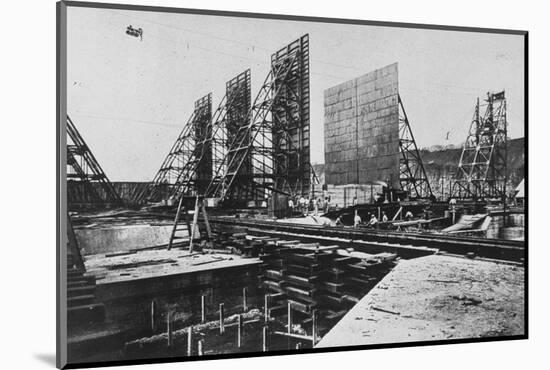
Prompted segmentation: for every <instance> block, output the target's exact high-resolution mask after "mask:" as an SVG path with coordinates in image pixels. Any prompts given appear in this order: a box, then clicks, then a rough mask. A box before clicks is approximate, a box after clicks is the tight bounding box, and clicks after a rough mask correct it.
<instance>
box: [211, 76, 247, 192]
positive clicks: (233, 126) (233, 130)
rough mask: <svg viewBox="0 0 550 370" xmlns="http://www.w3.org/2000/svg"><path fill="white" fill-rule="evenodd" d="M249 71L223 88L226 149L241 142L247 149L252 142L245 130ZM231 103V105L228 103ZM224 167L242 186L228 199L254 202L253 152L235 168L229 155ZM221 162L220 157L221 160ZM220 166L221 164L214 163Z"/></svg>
mask: <svg viewBox="0 0 550 370" xmlns="http://www.w3.org/2000/svg"><path fill="white" fill-rule="evenodd" d="M250 82H251V81H250V69H248V70H246V71H244V72H243V73H241V74H240V75H238V76H236V77H234V78H232V79H231V80H229V81H227V83H226V86H225V94H226V96H227V102H228V104H226V109H227V113H226V122H225V132H226V140H227V141H226V145H225V147H226V150H225V152H226V153H227V146H229V145H230V144H231V143H232V142H242V143H243V144H244V145H246V146H248V145H250V143H251V140H252V137H251V135H250V132H249V131H248V130H246V129H244V128H246V127H247V126H248V124H249V120H250V117H249V115H248V112H249V111H250V107H251V105H252V104H251V100H252V94H251V87H250ZM229 102H231V104H229ZM227 155H228V161H227V165H228V166H229V171H231V172H236V173H237V174H236V176H237V178H238V181H239V183H240V184H241V186H238V187H235V188H233V189H232V190H231V192H230V194H229V195H228V198H231V199H253V198H254V186H253V184H252V179H253V176H252V171H253V170H252V153H248V154H247V155H246V156H245V158H243V161H242V164H241V165H240V167H239V168H238V162H237V161H235V160H234V159H235V155H236V153H235V152H231V153H228V154H227ZM222 159H223V158H222ZM217 165H218V166H219V165H221V163H217Z"/></svg>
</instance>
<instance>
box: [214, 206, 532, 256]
mask: <svg viewBox="0 0 550 370" xmlns="http://www.w3.org/2000/svg"><path fill="white" fill-rule="evenodd" d="M209 220H210V222H211V223H213V224H215V225H225V226H232V227H244V228H247V229H251V230H257V231H259V232H262V233H267V234H268V233H270V232H273V233H277V234H279V235H281V234H289V235H290V236H302V237H307V238H310V239H322V238H338V239H342V240H346V241H347V242H348V243H351V244H353V243H354V242H361V243H360V244H362V245H364V246H365V247H368V246H369V245H370V243H372V246H373V247H378V248H386V249H392V248H393V249H395V250H394V251H396V252H399V251H401V252H402V253H403V252H405V251H409V252H411V250H414V249H419V248H422V247H423V248H431V249H436V250H439V251H442V252H446V253H450V254H458V255H475V256H478V257H483V258H490V259H496V260H503V261H513V262H524V260H525V255H526V253H525V252H526V249H525V243H524V242H523V241H513V240H501V239H483V238H465V237H453V236H447V235H440V234H428V233H404V232H395V231H382V230H373V229H353V228H348V227H330V226H320V225H299V224H293V223H283V222H273V221H266V220H251V219H236V218H229V217H219V216H215V217H209Z"/></svg>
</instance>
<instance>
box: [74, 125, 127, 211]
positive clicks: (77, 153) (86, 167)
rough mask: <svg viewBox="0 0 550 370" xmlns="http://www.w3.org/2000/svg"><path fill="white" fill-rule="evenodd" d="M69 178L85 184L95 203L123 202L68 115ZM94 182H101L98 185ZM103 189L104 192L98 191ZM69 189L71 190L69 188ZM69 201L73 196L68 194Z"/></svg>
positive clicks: (87, 194) (87, 192) (90, 197)
mask: <svg viewBox="0 0 550 370" xmlns="http://www.w3.org/2000/svg"><path fill="white" fill-rule="evenodd" d="M67 180H68V181H75V182H80V183H82V184H83V185H84V188H85V192H86V194H85V195H86V197H87V198H88V199H90V201H91V202H93V203H110V204H122V200H121V199H120V196H119V195H118V193H117V192H116V190H115V188H114V187H113V184H111V182H110V181H109V179H108V178H107V175H106V174H105V172H104V171H103V169H102V168H101V166H100V165H99V163H98V161H97V159H96V158H95V157H94V155H93V154H92V151H91V150H90V148H89V147H88V145H87V144H86V142H85V141H84V139H83V138H82V136H81V135H80V133H79V132H78V130H77V129H76V126H75V125H74V123H73V121H72V120H71V118H70V117H69V116H67ZM94 184H99V187H96V186H95V185H94ZM99 189H102V190H103V194H100V192H98V190H99ZM68 191H71V189H70V188H68ZM68 198H69V202H70V201H71V199H72V197H71V195H70V194H68Z"/></svg>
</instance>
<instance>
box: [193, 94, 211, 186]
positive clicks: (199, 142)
mask: <svg viewBox="0 0 550 370" xmlns="http://www.w3.org/2000/svg"><path fill="white" fill-rule="evenodd" d="M195 111H197V112H200V113H199V115H198V117H197V119H196V120H195V121H194V122H193V123H194V130H193V131H194V133H195V135H194V142H195V149H194V150H195V151H198V152H202V153H203V155H202V157H200V159H199V161H198V163H197V170H196V172H195V176H196V177H195V189H194V190H195V191H196V192H198V193H199V194H202V193H203V192H204V190H205V189H206V186H208V184H209V183H210V181H211V180H212V171H213V164H212V141H211V140H204V139H203V138H210V137H211V136H212V125H211V124H210V121H211V120H212V94H208V95H206V96H204V97H202V98H201V99H199V100H197V101H196V102H195Z"/></svg>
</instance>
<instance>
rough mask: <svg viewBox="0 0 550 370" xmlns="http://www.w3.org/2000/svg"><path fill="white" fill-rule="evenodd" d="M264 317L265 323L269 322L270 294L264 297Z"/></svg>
mask: <svg viewBox="0 0 550 370" xmlns="http://www.w3.org/2000/svg"><path fill="white" fill-rule="evenodd" d="M264 317H265V322H266V323H267V322H269V294H266V295H265V297H264Z"/></svg>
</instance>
